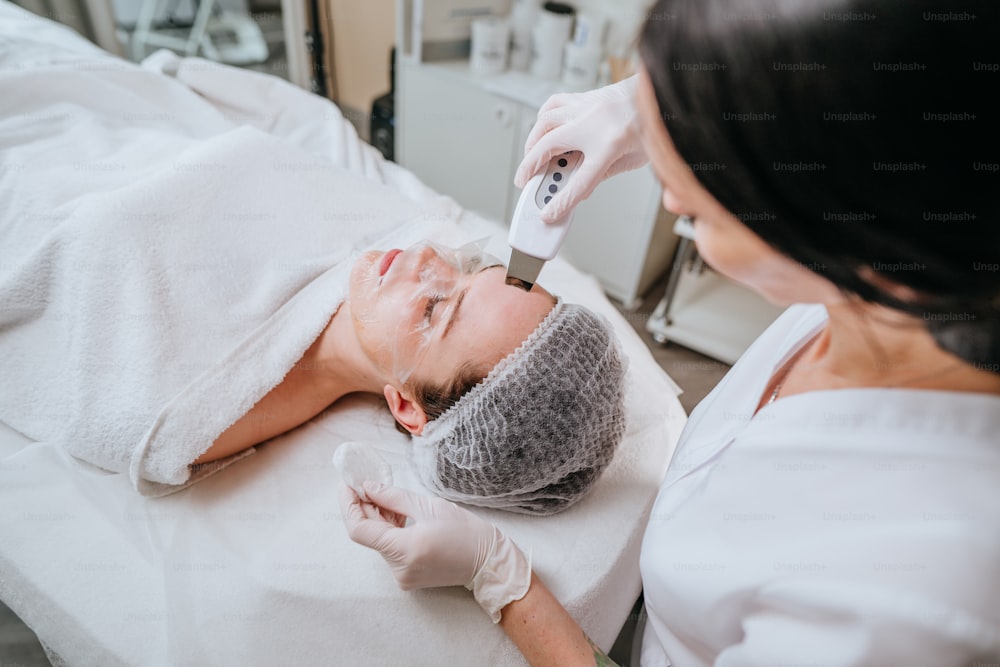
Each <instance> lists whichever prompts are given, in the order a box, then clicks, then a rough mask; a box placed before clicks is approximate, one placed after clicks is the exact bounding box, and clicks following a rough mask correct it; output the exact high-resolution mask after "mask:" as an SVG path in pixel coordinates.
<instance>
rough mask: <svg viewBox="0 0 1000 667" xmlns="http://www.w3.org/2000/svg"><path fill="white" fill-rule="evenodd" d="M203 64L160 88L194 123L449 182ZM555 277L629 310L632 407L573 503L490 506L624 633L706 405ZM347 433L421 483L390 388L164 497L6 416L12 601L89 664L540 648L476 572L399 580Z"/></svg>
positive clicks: (29, 30) (498, 241)
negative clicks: (624, 312) (357, 512)
mask: <svg viewBox="0 0 1000 667" xmlns="http://www.w3.org/2000/svg"><path fill="white" fill-rule="evenodd" d="M0 46H2V47H3V48H2V50H0V56H2V57H3V58H2V60H0V65H2V68H0V76H2V72H3V71H4V69H3V68H6V70H5V71H8V72H9V71H15V73H16V72H24V71H28V70H32V71H33V70H34V69H35V68H38V67H40V66H41V67H43V69H44V71H38V72H37V81H38V84H39V85H45V81H46V77H47V76H48V75H49V74H48V73H50V72H59V71H64V70H66V69H67V68H69V69H73V68H76V69H77V71H83V70H81V69H80V67H81V64H83V65H86V67H85V68H84V70H85V71H86V75H87V76H99V75H100V73H101V71H102V69H106V70H107V71H109V72H111V73H112V74H113V75H114V76H118V74H115V72H118V71H119V69H120V67H119V65H118V63H117V61H111V60H109V56H107V55H106V54H103V53H101V52H99V51H97V50H96V49H94V48H93V47H91V46H89V45H87V44H86V43H85V42H83V41H82V40H81V39H79V38H77V37H75V36H74V35H72V34H71V33H68V32H67V31H65V30H64V29H62V28H60V27H57V26H55V25H53V24H50V23H48V22H44V21H41V20H39V19H36V18H34V17H31V16H28V15H26V14H25V13H23V12H21V11H20V10H17V9H16V8H14V7H13V6H11V5H9V4H7V3H5V2H2V1H0ZM171 62H172V61H171V60H170V59H169V58H165V59H164V60H163V61H162V62H161V63H160V66H161V68H167V69H169V68H170V67H173V66H175V65H176V62H173V64H171ZM112 65H114V66H113V67H112ZM189 69H190V70H191V72H190V74H191V77H192V80H190V81H189V82H188V84H189V85H192V86H197V85H199V81H200V82H201V84H204V85H206V86H210V85H214V84H216V83H219V82H220V81H223V80H225V81H227V82H231V83H232V85H223V86H222V87H220V88H218V89H217V91H218V93H219V95H218V96H217V97H216V96H211V95H210V97H209V98H203V104H202V103H201V102H199V101H198V100H197V99H195V98H193V97H185V96H183V95H181V93H180V88H178V87H177V86H176V81H174V80H173V79H170V85H171V86H174V87H175V88H178V93H177V96H176V97H172V96H170V95H166V96H164V97H163V99H162V100H160V101H159V102H158V104H160V105H161V106H162V108H163V110H164V113H165V114H166V115H168V116H173V117H174V119H175V120H176V122H178V123H185V124H187V125H190V126H191V127H192V128H194V130H193V131H198V132H205V133H206V134H208V135H210V134H211V133H212V131H213V129H212V128H215V127H217V128H219V130H220V131H222V130H224V129H228V128H230V127H232V126H233V125H234V124H239V123H241V122H249V123H252V124H256V125H258V126H260V127H261V128H262V129H265V130H266V131H269V132H271V133H272V134H274V135H275V136H279V137H282V138H284V139H286V140H288V141H290V142H293V143H297V145H300V146H302V147H304V148H306V149H307V150H311V151H313V152H315V153H318V154H322V155H326V156H328V157H330V159H331V160H332V161H336V162H337V163H338V164H342V165H348V166H350V168H352V169H355V170H356V171H358V172H359V173H365V174H366V175H368V176H370V177H373V178H380V179H381V180H382V181H383V182H386V183H389V184H390V185H393V186H394V187H396V188H397V189H398V190H399V191H400V192H403V193H404V194H406V195H407V196H411V197H413V198H415V199H417V198H422V197H433V196H437V195H436V194H435V193H433V192H431V191H429V190H427V189H426V188H425V187H424V186H423V185H422V184H420V183H419V181H418V180H417V179H416V178H414V177H413V176H412V174H410V173H409V172H406V171H405V170H403V169H401V168H399V167H398V166H396V165H393V164H391V163H384V162H382V161H381V160H380V159H379V157H378V155H377V153H376V152H375V151H374V150H373V149H371V148H370V147H368V146H366V145H365V144H363V142H360V141H358V139H357V137H356V136H355V135H354V133H353V130H351V129H350V125H349V124H348V123H346V122H345V121H344V120H343V119H342V118H341V117H340V116H339V114H337V113H336V111H335V108H334V107H333V106H332V105H329V103H326V102H324V101H322V100H319V99H318V98H316V97H314V96H311V95H308V94H307V93H305V92H303V91H298V90H297V89H292V88H290V87H284V86H281V85H278V84H277V83H276V82H275V81H273V80H270V79H269V78H268V77H262V76H260V75H251V74H250V73H247V72H244V71H239V70H227V69H225V68H211V70H205V72H204V73H203V74H198V72H197V69H191V68H189ZM134 74H135V73H134V72H132V73H130V74H129V76H132V75H134ZM149 76H154V75H149ZM155 76H163V78H164V79H167V78H168V77H166V76H165V75H155ZM203 76H204V77H207V78H199V77H203ZM220 77H221V78H220ZM247 77H249V78H247ZM149 85H150V87H151V90H153V89H155V90H159V89H160V88H163V89H164V90H165V89H167V88H169V86H167V85H166V84H164V85H163V86H159V84H158V83H157V82H156V81H152V80H150V82H149ZM265 90H266V91H268V94H267V95H263V94H260V93H261V92H262V91H265ZM275 90H277V91H278V93H280V94H275V92H274V91H275ZM208 92H209V91H208V90H207V89H206V90H203V91H202V93H203V94H206V93H208ZM182 98H183V99H182ZM0 104H2V103H0ZM317 105H320V106H317ZM317 109H319V110H325V111H322V112H321V113H320V114H319V116H317V115H316V110H317ZM220 110H221V111H222V114H221V116H222V120H221V121H220V113H219V111H220ZM40 113H42V111H40ZM198 114H202V116H203V117H201V118H199V117H197V116H198ZM213 114H214V115H213ZM241 114H242V116H241ZM481 224H483V226H484V229H493V230H494V231H495V233H494V234H493V236H492V239H491V243H492V244H493V245H492V249H493V250H494V251H496V252H497V253H498V254H500V253H502V251H503V233H502V229H501V228H500V227H499V226H498V225H495V224H493V225H492V226H491V223H487V222H485V221H482V223H481ZM0 259H2V257H0ZM541 278H542V282H543V284H545V286H546V287H547V288H549V289H550V290H552V291H554V292H555V293H557V294H560V295H562V296H563V297H564V298H566V299H567V300H568V301H573V302H579V303H583V304H585V305H588V306H589V307H591V308H592V309H594V310H596V311H598V312H601V313H602V314H604V315H605V316H606V317H608V319H609V320H610V321H611V322H612V324H613V325H614V327H615V330H616V332H617V333H618V335H619V337H620V338H621V340H622V342H623V346H624V349H625V351H626V354H627V355H628V357H629V359H630V371H629V397H628V416H629V421H630V426H629V429H628V433H627V435H626V438H625V441H624V442H623V444H622V446H621V449H620V451H619V452H618V454H617V455H616V458H615V460H614V461H613V463H612V465H611V466H610V468H609V469H608V471H607V472H606V473H605V475H604V476H603V477H602V479H601V480H600V481H599V483H598V484H597V485H596V486H595V488H594V490H593V491H592V493H591V494H590V495H588V496H587V497H586V498H585V499H584V500H583V501H581V502H580V503H579V504H578V505H576V506H575V507H573V508H571V509H570V510H568V511H566V512H564V513H562V514H559V515H556V516H554V517H547V518H536V517H524V516H520V515H513V514H509V513H503V512H494V511H487V510H476V511H477V512H479V513H481V514H482V515H484V516H486V517H487V518H489V519H490V520H492V521H495V522H496V523H497V525H499V526H500V527H501V528H502V529H503V530H504V531H505V532H507V534H509V535H511V536H512V537H513V538H514V539H515V540H516V541H517V543H518V544H520V545H521V546H522V547H524V548H529V549H531V551H532V557H533V564H534V567H535V570H536V571H537V572H538V573H539V574H540V576H541V577H542V578H543V579H545V581H546V582H547V583H548V585H549V586H550V588H551V589H552V591H553V592H554V593H555V595H556V596H557V597H558V598H559V599H560V600H561V601H562V602H563V603H564V605H565V606H566V607H567V609H569V611H570V613H571V614H572V615H573V616H574V617H575V618H576V619H577V620H578V621H579V622H580V624H581V626H582V627H583V628H584V630H585V631H586V632H587V633H588V634H589V635H590V636H591V637H592V638H593V639H594V640H595V641H596V642H597V643H598V644H599V645H601V646H602V647H604V648H609V647H610V644H611V643H612V641H613V639H614V637H615V636H616V635H617V633H618V631H619V629H620V627H621V625H622V623H623V622H624V621H625V619H626V616H627V614H628V612H629V610H630V608H631V606H632V603H633V602H634V600H635V598H636V597H637V595H638V593H639V590H640V580H639V571H638V554H639V546H640V541H641V537H642V531H643V526H644V523H645V521H646V518H647V517H648V514H649V511H650V508H651V505H652V502H653V499H654V497H655V494H656V491H657V488H658V486H659V482H660V480H661V479H662V476H663V474H664V471H665V469H666V465H667V462H668V460H669V457H670V455H671V454H672V451H673V447H674V444H675V443H676V440H677V437H678V435H679V433H680V431H681V429H682V427H683V425H684V423H685V420H686V417H685V414H684V411H683V409H682V408H681V406H680V403H679V401H678V400H677V399H676V393H677V387H676V385H674V384H673V382H672V381H671V380H670V378H669V377H668V376H667V375H666V374H665V373H664V372H663V371H662V370H661V369H660V368H659V366H658V365H657V364H656V363H655V361H654V360H653V358H652V356H651V355H650V354H649V351H648V350H647V349H646V347H645V346H644V344H643V343H642V341H641V340H640V339H639V337H638V336H637V335H636V334H635V332H634V331H633V330H632V328H631V326H630V325H629V324H628V322H626V321H625V319H624V318H622V317H621V316H620V315H619V314H618V313H617V311H616V310H615V309H614V307H613V306H612V305H611V304H610V303H609V302H608V301H607V300H606V299H605V297H604V296H603V294H602V292H601V291H600V289H599V287H598V285H597V283H596V281H594V280H593V279H591V278H589V277H586V276H583V275H582V274H580V273H579V272H578V271H576V270H575V269H573V268H572V267H570V266H569V265H568V264H566V263H564V262H562V261H555V262H552V263H550V265H549V266H547V267H546V268H545V271H544V273H543V274H542V277H541ZM348 440H361V441H366V442H371V443H373V444H374V445H375V446H377V447H378V448H379V450H380V451H381V452H382V454H383V455H384V456H385V457H386V458H387V459H388V460H389V461H390V463H391V464H392V466H393V473H394V477H395V479H396V480H397V482H398V483H400V484H401V485H403V486H408V487H411V488H418V487H419V485H418V484H417V482H416V480H415V479H414V478H413V477H412V476H411V475H410V473H409V470H408V468H407V466H406V459H405V451H406V450H405V448H406V446H407V438H406V437H404V436H402V435H401V434H399V433H398V432H396V431H395V429H394V428H393V425H392V420H391V417H390V416H389V414H388V412H387V411H386V410H385V409H384V408H383V407H382V405H381V402H380V401H379V400H377V399H375V398H350V399H347V400H343V401H341V402H339V403H338V404H336V405H335V406H334V407H333V408H331V409H330V410H328V411H327V412H325V413H324V414H322V415H320V416H319V417H317V418H315V419H313V420H312V421H310V422H309V423H307V424H305V425H303V426H302V427H300V428H298V429H296V430H294V431H292V432H290V433H288V434H285V435H284V436H281V437H279V438H276V439H274V440H273V441H271V442H270V443H268V444H266V445H264V446H262V447H260V448H259V451H258V453H257V454H256V455H254V456H251V457H249V458H247V459H245V460H243V461H241V462H239V463H238V464H236V465H233V466H231V467H229V468H227V469H226V470H224V471H222V472H220V473H219V474H217V475H213V476H211V477H209V478H208V479H206V480H204V481H202V482H199V483H198V484H196V485H194V486H192V487H190V488H188V489H186V490H184V491H182V492H179V493H177V494H174V495H171V496H167V497H163V498H144V497H141V496H140V495H138V494H137V493H136V491H135V490H134V489H133V488H132V486H131V484H130V483H129V480H128V478H127V476H125V475H118V474H110V473H107V472H105V471H102V470H99V469H96V468H93V467H91V466H88V465H87V464H84V463H81V462H80V461H78V460H75V459H73V458H71V457H69V456H68V455H67V454H65V453H64V452H63V451H61V450H59V449H57V448H55V447H53V446H51V445H45V444H39V443H33V442H32V441H31V440H30V439H28V438H25V437H24V436H23V435H21V434H18V433H16V432H14V431H12V430H11V429H10V428H8V427H6V426H5V425H3V424H2V423H0V598H2V599H3V601H4V602H5V603H6V604H7V605H8V606H10V607H11V608H12V609H13V610H14V611H15V612H16V613H17V614H18V615H19V616H21V618H23V619H24V620H25V622H26V623H27V624H28V625H29V626H30V627H31V628H32V629H33V630H34V631H35V632H36V633H37V634H38V636H39V638H40V639H41V641H42V642H43V643H44V644H45V645H46V646H47V647H48V648H49V649H50V650H51V651H52V652H53V653H54V654H56V655H58V656H60V657H61V658H62V659H64V660H65V661H66V662H67V663H68V664H72V665H77V664H81V665H82V664H93V665H118V664H122V665H144V666H145V665H186V664H190V665H209V664H219V665H230V664H240V665H257V664H260V665H263V664H289V665H291V664H294V665H310V664H317V665H319V664H324V665H325V664H351V665H387V664H410V665H431V664H435V665H436V664H460V665H491V666H492V665H519V664H524V661H523V658H521V657H520V655H519V654H518V653H517V651H516V649H515V648H514V647H513V645H512V644H511V643H510V642H509V641H508V640H507V639H506V637H505V636H504V634H503V633H502V631H501V630H500V629H499V628H498V627H496V626H494V625H492V624H491V623H490V622H489V619H488V618H487V617H486V616H485V614H483V613H482V612H481V611H480V610H479V608H478V607H477V606H476V604H475V602H474V601H473V600H472V599H471V596H470V595H469V593H468V592H467V591H465V590H464V589H461V588H454V589H437V590H427V591H417V592H403V591H400V590H399V589H398V588H397V586H396V584H395V582H394V580H393V579H392V577H391V576H390V574H389V571H388V568H387V567H386V565H385V563H384V562H383V561H382V559H381V558H380V557H379V556H378V555H377V554H376V553H374V552H372V551H369V550H367V549H363V548H362V547H360V546H358V545H355V544H354V543H352V542H351V541H350V540H349V539H348V538H347V535H346V531H345V530H344V526H343V523H342V520H341V517H340V515H339V507H338V503H337V498H336V496H337V488H338V485H339V481H338V478H337V475H336V472H335V471H334V469H333V466H332V463H331V455H332V452H333V450H334V449H335V447H336V446H337V445H338V444H339V443H341V442H344V441H348Z"/></svg>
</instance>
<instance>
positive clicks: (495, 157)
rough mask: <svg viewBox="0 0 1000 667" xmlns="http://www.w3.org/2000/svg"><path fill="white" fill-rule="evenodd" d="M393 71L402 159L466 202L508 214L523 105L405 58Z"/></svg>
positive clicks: (493, 214)
mask: <svg viewBox="0 0 1000 667" xmlns="http://www.w3.org/2000/svg"><path fill="white" fill-rule="evenodd" d="M397 77H398V78H397V90H398V93H397V105H398V108H399V111H398V112H397V121H396V122H397V133H396V140H397V142H398V143H397V154H398V156H399V157H398V159H399V163H400V164H401V165H403V166H404V167H406V168H407V169H409V170H410V171H412V172H413V173H415V174H416V175H417V176H418V177H419V178H420V179H421V180H422V181H423V182H424V183H426V184H427V185H429V186H430V187H431V188H433V189H435V190H437V191H438V192H440V193H442V194H446V195H449V196H451V197H453V198H454V199H455V200H456V201H457V202H458V203H459V204H461V205H462V206H463V207H465V208H467V209H470V210H473V211H476V212H477V213H480V214H482V215H484V216H486V217H488V218H490V219H493V220H498V221H504V220H506V217H507V199H508V192H509V188H510V187H511V183H510V181H511V178H512V174H513V171H512V169H511V166H510V165H511V158H512V150H513V146H514V135H515V133H516V131H517V124H518V112H519V107H520V105H519V104H518V103H516V102H514V101H512V100H506V99H504V98H502V97H499V96H497V95H493V94H492V93H489V92H487V91H485V90H482V89H479V88H476V87H474V86H469V85H464V84H463V83H461V82H460V81H458V80H455V79H454V78H452V77H449V76H447V75H442V74H441V73H440V72H437V71H434V70H433V69H432V68H427V67H422V66H420V64H418V63H413V62H411V61H405V60H403V59H401V62H400V63H399V64H398V65H397Z"/></svg>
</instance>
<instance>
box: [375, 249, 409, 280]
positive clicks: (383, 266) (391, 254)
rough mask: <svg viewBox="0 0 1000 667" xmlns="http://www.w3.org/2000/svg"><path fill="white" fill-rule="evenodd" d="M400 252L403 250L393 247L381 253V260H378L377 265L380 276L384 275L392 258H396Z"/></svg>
mask: <svg viewBox="0 0 1000 667" xmlns="http://www.w3.org/2000/svg"><path fill="white" fill-rule="evenodd" d="M401 252H403V251H402V250H399V249H397V248H393V249H392V250H388V251H386V253H385V254H384V255H382V261H381V262H379V265H378V275H379V277H380V278H381V277H382V276H384V275H385V272H386V271H388V270H389V266H390V265H391V264H392V262H393V260H394V259H396V257H397V256H398V255H399V253H401Z"/></svg>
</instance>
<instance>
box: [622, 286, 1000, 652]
mask: <svg viewBox="0 0 1000 667" xmlns="http://www.w3.org/2000/svg"><path fill="white" fill-rule="evenodd" d="M825 320H826V311H825V309H824V308H823V307H822V306H794V307H792V308H790V309H789V310H788V311H787V312H786V313H785V314H784V315H782V316H781V317H780V318H779V319H778V321H777V322H775V323H774V324H773V325H772V326H771V327H770V328H769V329H768V330H767V331H766V332H765V333H764V334H763V335H762V336H761V338H760V339H759V340H757V341H756V342H755V343H754V345H753V346H752V347H751V348H750V350H748V351H747V353H746V354H745V355H744V356H743V358H742V359H740V361H739V362H738V363H737V364H736V365H735V366H734V368H733V369H732V371H731V372H730V373H729V374H728V375H727V376H726V377H725V378H724V379H723V381H722V382H721V383H720V384H719V386H718V387H717V388H716V389H715V390H714V391H713V392H712V393H711V394H710V395H709V396H708V397H707V398H706V399H705V400H704V401H702V403H701V404H700V405H699V406H698V408H697V409H696V410H695V411H694V412H693V413H692V415H691V418H690V420H689V422H688V424H687V427H686V429H685V431H684V433H683V434H682V436H681V439H680V442H679V443H678V447H677V453H676V455H675V456H674V459H673V461H672V462H671V464H670V468H669V469H668V471H667V476H666V479H665V480H664V483H663V486H662V487H661V490H660V495H659V498H658V499H657V502H656V504H655V506H654V507H653V511H652V516H651V518H650V521H649V526H648V528H647V531H646V535H645V539H644V542H643V546H642V562H641V566H642V579H643V588H644V594H645V604H646V610H647V613H648V622H647V624H646V628H645V634H644V637H643V646H642V665H643V666H644V667H657V666H660V665H670V664H672V665H674V666H675V667H689V666H694V665H720V666H723V665H724V666H727V667H735V666H750V665H754V666H758V665H759V666H760V667H775V666H778V665H802V666H805V665H816V666H821V665H822V666H824V667H826V666H829V667H839V666H844V665H892V666H896V665H898V666H903V665H906V666H908V667H912V666H923V665H927V666H928V667H929V666H935V667H939V666H942V665H972V664H976V663H977V661H978V662H981V663H983V664H994V663H996V662H997V658H998V656H1000V397H998V396H990V395H985V394H970V393H957V392H940V391H925V390H905V389H850V390H837V391H820V392H812V393H807V394H800V395H793V396H789V397H788V398H782V399H779V400H777V401H775V402H774V403H773V404H771V405H770V406H767V407H765V408H763V409H762V410H761V411H760V412H759V413H758V414H757V415H756V416H753V411H754V409H755V407H756V405H757V402H758V400H759V398H760V396H761V394H762V392H763V390H764V385H765V384H766V383H767V381H768V378H769V377H770V376H771V375H772V373H773V371H774V370H775V369H776V368H777V367H778V366H779V365H780V364H781V363H782V362H783V361H784V360H785V359H786V358H788V356H789V355H790V354H791V353H793V352H794V351H795V350H796V349H798V348H799V347H800V346H801V345H802V344H804V343H805V342H806V341H808V340H809V339H810V338H811V337H812V335H813V334H814V333H815V332H817V331H818V330H819V329H820V328H821V327H822V325H823V323H824V322H825ZM919 371H920V369H917V370H916V371H915V372H916V373H919Z"/></svg>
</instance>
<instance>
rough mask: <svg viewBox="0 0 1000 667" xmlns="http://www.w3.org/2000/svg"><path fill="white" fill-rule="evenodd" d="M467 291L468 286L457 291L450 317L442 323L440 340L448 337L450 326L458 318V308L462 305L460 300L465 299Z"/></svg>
mask: <svg viewBox="0 0 1000 667" xmlns="http://www.w3.org/2000/svg"><path fill="white" fill-rule="evenodd" d="M468 293H469V288H468V287H466V288H465V289H464V290H462V291H461V293H459V295H458V299H457V300H456V301H455V307H454V308H452V309H451V317H449V318H448V323H447V324H445V325H444V333H443V334H441V340H444V339H445V338H447V337H448V332H449V331H451V326H452V325H453V324H455V320H457V319H458V309H459V308H461V307H462V302H463V301H465V295H466V294H468Z"/></svg>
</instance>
